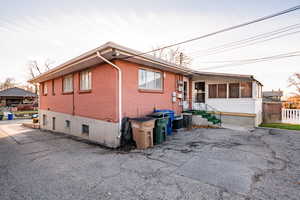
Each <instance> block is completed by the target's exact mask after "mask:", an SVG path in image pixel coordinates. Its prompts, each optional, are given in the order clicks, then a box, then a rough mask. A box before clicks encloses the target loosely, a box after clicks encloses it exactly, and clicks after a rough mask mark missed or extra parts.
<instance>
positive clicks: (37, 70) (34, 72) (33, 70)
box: [27, 59, 54, 93]
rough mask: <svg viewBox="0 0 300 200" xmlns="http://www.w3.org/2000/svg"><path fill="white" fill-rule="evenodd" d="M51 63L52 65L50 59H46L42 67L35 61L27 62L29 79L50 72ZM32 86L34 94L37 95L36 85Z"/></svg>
mask: <svg viewBox="0 0 300 200" xmlns="http://www.w3.org/2000/svg"><path fill="white" fill-rule="evenodd" d="M53 63H54V61H52V60H50V59H46V60H45V62H44V63H43V64H42V65H40V64H39V63H38V62H37V61H36V60H30V61H28V63H27V66H28V74H29V77H30V78H31V79H32V78H34V77H36V76H38V75H40V74H42V73H43V72H46V71H48V70H50V69H51V68H52V65H53ZM33 85H34V88H35V93H37V91H38V86H37V84H33Z"/></svg>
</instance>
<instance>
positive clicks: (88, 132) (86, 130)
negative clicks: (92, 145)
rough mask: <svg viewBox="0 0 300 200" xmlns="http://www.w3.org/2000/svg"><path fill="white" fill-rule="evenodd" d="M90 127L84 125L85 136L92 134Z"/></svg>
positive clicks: (82, 129) (83, 132)
mask: <svg viewBox="0 0 300 200" xmlns="http://www.w3.org/2000/svg"><path fill="white" fill-rule="evenodd" d="M89 129H90V127H89V126H88V125H86V124H82V128H81V133H82V134H83V135H89V134H90V130H89Z"/></svg>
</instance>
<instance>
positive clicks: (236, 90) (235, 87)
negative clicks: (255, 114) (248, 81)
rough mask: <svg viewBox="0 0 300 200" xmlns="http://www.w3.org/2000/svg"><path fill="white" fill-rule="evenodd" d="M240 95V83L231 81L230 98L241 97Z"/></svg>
mask: <svg viewBox="0 0 300 200" xmlns="http://www.w3.org/2000/svg"><path fill="white" fill-rule="evenodd" d="M239 97H240V84H239V83H229V98H239Z"/></svg>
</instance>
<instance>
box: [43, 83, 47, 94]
mask: <svg viewBox="0 0 300 200" xmlns="http://www.w3.org/2000/svg"><path fill="white" fill-rule="evenodd" d="M47 94H48V84H47V82H44V84H43V95H47Z"/></svg>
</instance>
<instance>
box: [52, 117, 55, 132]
mask: <svg viewBox="0 0 300 200" xmlns="http://www.w3.org/2000/svg"><path fill="white" fill-rule="evenodd" d="M52 130H55V117H52Z"/></svg>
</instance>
